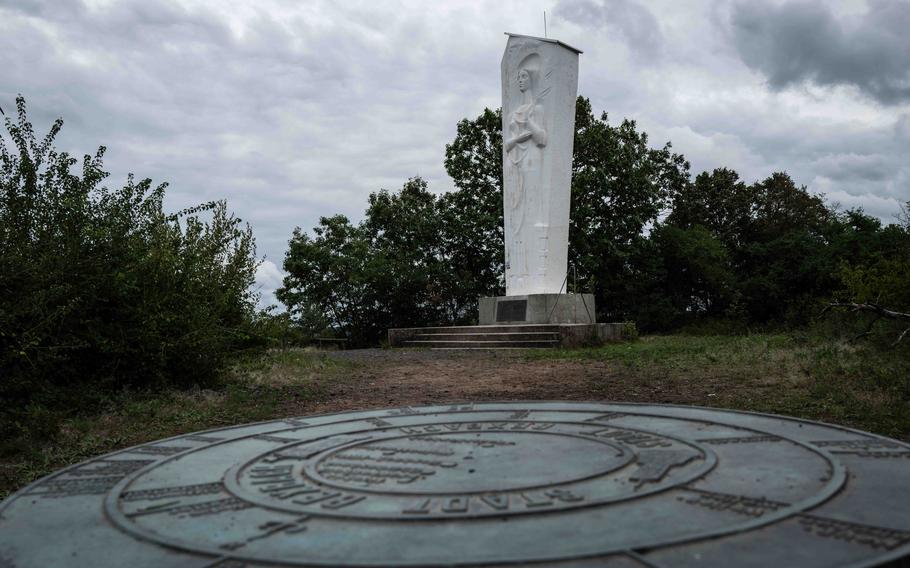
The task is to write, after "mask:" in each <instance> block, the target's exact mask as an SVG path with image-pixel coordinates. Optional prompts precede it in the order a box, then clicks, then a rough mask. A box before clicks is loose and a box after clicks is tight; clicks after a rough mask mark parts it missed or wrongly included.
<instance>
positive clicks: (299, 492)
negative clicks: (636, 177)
mask: <svg viewBox="0 0 910 568" xmlns="http://www.w3.org/2000/svg"><path fill="white" fill-rule="evenodd" d="M908 478H910V445H908V444H906V443H903V442H899V441H896V440H891V439H887V438H883V437H881V436H876V435H873V434H869V433H866V432H860V431H856V430H851V429H848V428H842V427H838V426H832V425H828V424H819V423H814V422H807V421H802V420H796V419H790V418H785V417H780V416H772V415H763V414H754V413H745V412H736V411H726V410H720V409H706V408H695V407H681V406H664V405H637V404H618V403H569V402H488V403H470V402H468V403H457V404H448V405H437V406H422V407H404V408H395V409H380V410H371V411H365V412H349V413H341V414H328V415H314V416H303V417H298V418H288V419H283V420H273V421H269V422H263V423H259V424H247V425H242V426H235V427H230V428H222V429H218V430H210V431H206V432H200V433H195V434H187V435H183V436H178V437H175V438H170V439H167V440H161V441H158V442H152V443H148V444H143V445H141V446H135V447H132V448H126V449H123V450H120V451H117V452H114V453H111V454H107V455H104V456H99V457H97V458H94V459H91V460H88V461H86V462H83V463H80V464H78V465H75V466H72V467H69V468H67V469H64V470H61V471H59V472H57V473H54V474H52V475H50V476H48V477H46V478H44V479H41V480H39V481H37V482H35V483H33V484H31V485H29V486H27V487H25V488H23V489H22V490H20V491H19V492H17V493H15V494H13V495H12V496H11V497H9V498H8V499H7V500H6V501H4V502H3V503H2V504H0V566H16V567H17V568H27V567H39V566H40V567H42V568H50V567H59V566H93V567H102V568H103V567H113V566H117V567H120V566H130V567H131V568H133V567H146V566H148V567H152V566H168V567H184V566H185V567H193V568H202V567H220V568H227V567H244V568H254V567H259V568H266V567H271V568H275V567H279V566H280V567H291V566H294V567H302V566H360V567H363V566H412V567H413V566H453V565H458V566H485V567H502V566H507V565H508V566H514V565H527V564H531V563H533V564H534V565H535V566H557V567H563V568H566V567H568V566H702V567H703V566H732V565H735V566H769V565H774V566H801V567H808V568H812V567H822V566H833V565H838V566H873V565H875V566H878V565H882V564H885V563H888V562H896V561H897V560H898V559H901V558H906V557H907V556H908V555H910V515H907V511H908V510H910V491H908V489H907V484H906V480H907V479H908Z"/></svg>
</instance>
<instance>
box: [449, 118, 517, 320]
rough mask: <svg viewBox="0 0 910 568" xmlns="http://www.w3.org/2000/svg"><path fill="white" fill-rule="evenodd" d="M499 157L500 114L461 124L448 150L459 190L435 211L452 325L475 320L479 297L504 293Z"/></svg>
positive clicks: (500, 167) (452, 174)
mask: <svg viewBox="0 0 910 568" xmlns="http://www.w3.org/2000/svg"><path fill="white" fill-rule="evenodd" d="M502 155H503V153H502V111H501V110H500V109H497V110H495V111H492V110H490V109H484V111H483V113H482V114H481V115H480V116H478V117H477V118H475V119H474V120H467V119H464V120H462V121H461V122H459V123H458V131H457V133H456V135H455V139H454V140H453V141H452V143H451V144H448V145H446V158H445V168H446V171H447V172H448V174H449V176H450V177H451V178H452V180H453V181H454V183H455V187H456V188H457V190H456V191H453V192H450V193H447V194H445V195H443V196H442V199H441V203H440V207H439V210H440V214H441V215H443V218H442V222H443V226H444V232H443V233H442V235H443V238H444V241H445V242H444V246H445V250H446V256H447V258H448V259H449V270H450V273H449V274H450V280H449V282H450V283H451V285H449V286H446V292H447V293H448V294H449V297H450V299H451V301H452V302H453V304H454V305H453V308H454V311H453V315H454V321H461V322H466V321H470V320H472V319H473V318H476V315H477V300H478V298H480V297H483V296H497V295H502V294H504V293H505V290H504V286H505V280H504V270H505V268H504V259H505V252H504V243H503V232H502V231H503V229H502V227H503V218H502V216H503V206H502Z"/></svg>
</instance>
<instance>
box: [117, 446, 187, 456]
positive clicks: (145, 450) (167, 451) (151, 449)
mask: <svg viewBox="0 0 910 568" xmlns="http://www.w3.org/2000/svg"><path fill="white" fill-rule="evenodd" d="M191 449H192V448H190V447H189V446H137V447H135V448H130V449H128V450H125V451H127V452H130V453H134V454H150V455H155V456H172V455H174V454H179V453H180V452H185V451H186V450H191Z"/></svg>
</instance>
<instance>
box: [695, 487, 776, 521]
mask: <svg viewBox="0 0 910 568" xmlns="http://www.w3.org/2000/svg"><path fill="white" fill-rule="evenodd" d="M689 491H694V492H697V493H698V494H697V495H696V496H694V497H688V498H687V497H678V499H679V500H680V501H682V502H683V503H688V504H690V505H696V506H699V507H705V508H707V509H711V510H713V511H730V512H731V513H736V514H739V515H745V516H748V517H761V516H762V515H764V514H765V513H772V512H774V511H777V510H778V509H781V508H783V507H787V506H789V505H788V504H787V503H780V502H777V501H769V500H768V499H765V498H764V497H762V498H758V499H756V498H753V497H746V496H744V495H728V494H726V493H716V492H713V491H703V490H700V489H689Z"/></svg>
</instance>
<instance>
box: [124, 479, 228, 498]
mask: <svg viewBox="0 0 910 568" xmlns="http://www.w3.org/2000/svg"><path fill="white" fill-rule="evenodd" d="M223 489H224V486H223V485H222V484H221V483H220V482H218V483H199V484H195V485H182V486H178V487H160V488H157V489H140V490H136V491H125V492H123V493H121V494H120V500H121V501H156V500H158V499H168V498H170V497H195V496H197V495H211V494H213V493H220V492H221V491H222V490H223Z"/></svg>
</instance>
